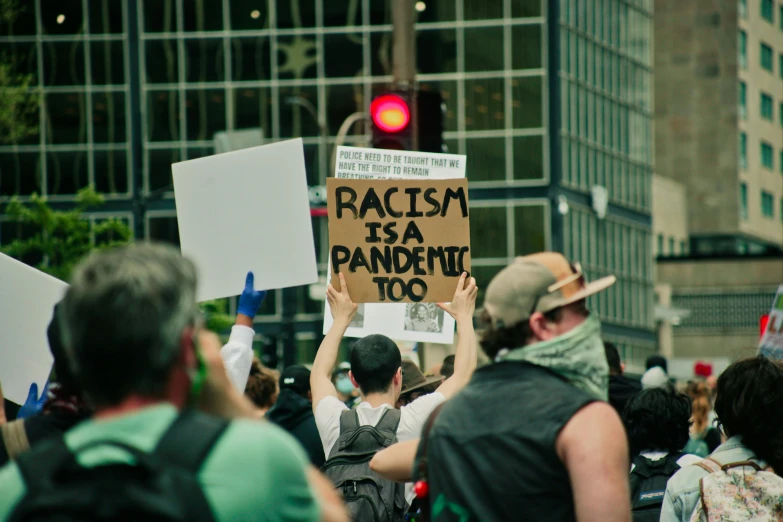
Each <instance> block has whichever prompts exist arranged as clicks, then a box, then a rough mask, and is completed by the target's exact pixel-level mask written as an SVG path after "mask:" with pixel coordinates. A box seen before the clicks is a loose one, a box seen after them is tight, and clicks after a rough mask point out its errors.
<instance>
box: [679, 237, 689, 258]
mask: <svg viewBox="0 0 783 522" xmlns="http://www.w3.org/2000/svg"><path fill="white" fill-rule="evenodd" d="M680 255H681V256H687V255H688V247H687V246H685V240H684V239H683V240H682V241H680Z"/></svg>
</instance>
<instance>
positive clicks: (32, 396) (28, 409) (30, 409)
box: [16, 382, 49, 419]
mask: <svg viewBox="0 0 783 522" xmlns="http://www.w3.org/2000/svg"><path fill="white" fill-rule="evenodd" d="M48 391H49V383H48V382H47V383H46V386H44V390H43V393H42V394H41V397H40V398H38V384H36V383H32V384H31V385H30V391H29V392H28V394H27V400H26V401H25V402H24V404H23V405H22V407H21V408H19V413H18V414H17V415H16V418H17V419H25V418H27V417H32V416H33V415H35V414H36V413H38V412H39V411H41V409H42V408H43V405H44V403H45V402H46V396H47V392H48Z"/></svg>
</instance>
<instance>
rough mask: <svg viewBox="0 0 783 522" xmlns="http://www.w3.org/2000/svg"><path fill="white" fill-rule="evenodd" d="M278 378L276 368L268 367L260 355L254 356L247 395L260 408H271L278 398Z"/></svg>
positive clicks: (246, 386) (248, 378)
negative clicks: (262, 361) (263, 363)
mask: <svg viewBox="0 0 783 522" xmlns="http://www.w3.org/2000/svg"><path fill="white" fill-rule="evenodd" d="M278 378H279V375H278V373H277V372H276V371H275V370H270V369H269V368H266V367H265V366H263V365H262V364H261V361H259V360H258V357H254V358H253V364H252V365H251V366H250V375H248V377H247V384H246V385H245V396H246V397H247V398H248V399H250V400H251V401H253V404H255V405H256V406H257V407H259V408H271V407H272V406H274V404H275V401H276V400H277V380H278Z"/></svg>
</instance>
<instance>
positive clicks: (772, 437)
mask: <svg viewBox="0 0 783 522" xmlns="http://www.w3.org/2000/svg"><path fill="white" fill-rule="evenodd" d="M781 404H783V366H782V365H781V363H780V362H778V361H775V362H773V361H770V360H769V359H767V358H766V357H763V356H759V357H754V358H752V359H745V360H743V361H738V362H735V363H734V364H732V365H731V366H729V367H728V368H726V370H725V371H724V372H723V373H722V374H721V376H720V377H719V378H718V395H717V397H716V399H715V415H716V416H717V417H718V421H719V424H720V425H721V426H722V427H723V431H724V432H725V433H726V435H727V436H730V437H731V436H735V435H741V436H742V443H743V444H744V445H745V446H747V447H748V448H750V449H751V450H752V451H753V452H754V453H755V454H756V455H757V456H758V457H759V458H761V459H764V460H765V461H767V463H768V464H769V465H771V466H772V468H773V469H774V470H775V473H777V474H778V475H781V473H783V424H781V422H780V418H779V414H780V406H781Z"/></svg>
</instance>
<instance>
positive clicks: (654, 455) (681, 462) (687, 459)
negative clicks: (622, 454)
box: [631, 451, 702, 471]
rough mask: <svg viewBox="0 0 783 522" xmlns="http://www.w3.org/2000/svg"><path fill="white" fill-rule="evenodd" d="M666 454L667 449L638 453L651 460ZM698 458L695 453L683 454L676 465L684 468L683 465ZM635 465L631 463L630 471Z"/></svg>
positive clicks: (698, 459)
mask: <svg viewBox="0 0 783 522" xmlns="http://www.w3.org/2000/svg"><path fill="white" fill-rule="evenodd" d="M668 454H669V452H668V451H643V452H641V453H640V455H641V456H642V457H644V458H646V459H650V460H653V461H655V460H661V459H662V458H664V457H665V456H666V455H668ZM700 460H702V458H701V457H699V456H697V455H690V454H685V455H683V456H682V457H680V458H679V459H677V465H678V466H680V467H681V468H684V467H685V466H690V465H691V464H696V463H697V462H699V461H700ZM635 467H636V464H631V471H633V468H635Z"/></svg>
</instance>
